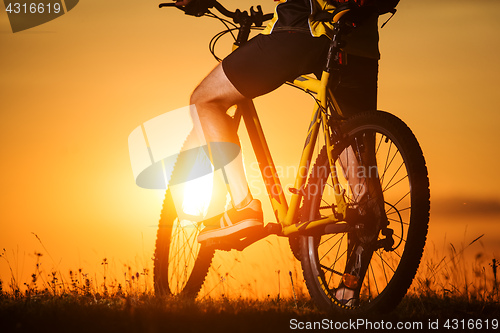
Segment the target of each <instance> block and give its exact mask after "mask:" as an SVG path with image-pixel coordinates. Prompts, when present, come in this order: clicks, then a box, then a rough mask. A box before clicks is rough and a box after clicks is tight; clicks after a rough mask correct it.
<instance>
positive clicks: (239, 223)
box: [176, 0, 379, 242]
mask: <svg viewBox="0 0 500 333" xmlns="http://www.w3.org/2000/svg"><path fill="white" fill-rule="evenodd" d="M192 1H200V0H180V1H177V2H176V5H177V6H186V5H189V4H190V3H191V2H192ZM201 1H203V0H201ZM342 2H345V1H342ZM334 8H335V6H334V5H333V4H331V3H330V2H327V1H325V0H287V1H283V2H280V3H279V4H278V5H277V7H276V11H275V15H274V18H273V20H272V21H271V22H270V23H269V24H268V26H267V27H266V29H265V30H264V31H263V32H262V33H261V34H259V35H257V36H255V37H254V38H252V39H250V40H249V41H248V42H247V43H245V44H244V45H242V46H241V47H239V48H238V49H236V50H235V51H234V52H232V53H231V54H230V55H229V56H227V57H226V58H225V59H224V60H223V61H222V62H221V63H219V64H218V65H217V66H216V67H215V68H214V69H213V70H212V71H211V72H210V73H209V74H208V75H207V76H206V77H205V78H204V79H203V80H202V82H201V83H200V84H199V85H198V86H197V87H196V89H195V90H194V91H193V93H192V95H191V100H190V104H191V106H192V112H195V113H196V114H197V117H194V118H196V119H199V122H197V121H195V122H194V125H195V130H196V132H197V133H198V135H200V136H203V137H204V139H205V141H206V143H207V145H208V147H209V154H210V156H211V159H212V163H214V161H213V157H214V156H222V155H223V154H224V152H221V151H214V150H217V149H219V150H220V148H218V147H221V145H214V143H220V142H230V143H234V144H236V145H239V139H238V136H237V133H236V127H235V126H233V123H232V118H231V117H230V116H229V115H227V113H226V112H227V110H228V109H229V108H230V107H231V106H233V105H235V104H238V103H241V102H244V101H245V100H247V99H253V98H255V97H258V96H261V95H264V94H266V93H269V92H271V91H273V90H275V89H276V88H278V87H279V86H281V85H282V84H284V83H285V82H286V81H293V79H295V78H296V77H298V76H299V75H303V74H310V73H313V74H316V75H317V76H318V75H319V74H320V73H321V71H322V69H323V68H324V63H323V60H322V59H325V55H326V53H327V51H328V47H329V41H330V37H331V35H330V34H331V31H332V27H331V25H330V23H329V22H321V21H316V20H315V17H316V15H318V14H319V13H321V12H325V11H328V10H330V11H331V10H333V9H334ZM366 8H367V9H364V10H359V13H358V15H357V17H358V18H359V19H358V20H357V22H356V25H357V28H356V29H353V31H352V33H350V34H349V35H348V37H347V41H345V42H346V43H345V48H344V51H345V53H346V54H347V56H346V59H345V62H346V63H347V66H344V68H343V69H342V70H341V71H340V72H339V73H334V74H333V80H335V81H332V82H333V85H331V86H332V88H331V89H334V90H335V92H336V96H339V98H338V102H339V104H340V106H341V108H342V110H343V112H344V116H347V117H348V116H351V115H353V114H355V113H358V112H362V111H366V110H376V109H377V76H378V59H379V50H378V14H377V12H376V11H375V10H370V8H369V7H366ZM340 77H341V78H342V80H339V78H340ZM225 172H226V179H225V180H226V183H227V186H228V188H229V192H230V194H231V199H232V205H233V207H232V208H231V209H230V210H228V211H226V212H225V213H223V214H221V215H218V216H215V217H213V218H210V219H209V220H207V221H205V222H204V224H205V228H204V229H203V230H202V231H201V232H200V234H199V236H198V241H199V242H203V241H207V240H209V239H217V238H221V237H225V236H229V235H233V234H236V233H238V234H240V233H245V232H250V229H258V228H262V227H263V214H262V208H261V204H260V201H259V200H256V199H254V198H253V197H252V194H251V193H250V191H249V188H248V183H247V180H246V177H245V173H244V169H243V162H242V160H241V158H240V159H239V160H238V161H236V163H232V164H231V165H230V166H228V167H226V168H225Z"/></svg>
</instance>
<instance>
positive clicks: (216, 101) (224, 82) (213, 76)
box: [191, 64, 252, 207]
mask: <svg viewBox="0 0 500 333" xmlns="http://www.w3.org/2000/svg"><path fill="white" fill-rule="evenodd" d="M244 99H245V97H244V96H243V95H242V94H241V93H240V92H239V91H238V90H236V88H235V87H234V86H233V84H232V83H231V82H230V81H229V80H228V78H227V77H226V75H225V73H224V71H223V69H222V66H221V64H219V65H218V66H217V67H215V69H214V70H213V71H212V72H211V73H210V74H208V75H207V77H206V78H205V79H204V80H203V81H202V82H201V83H200V85H198V87H197V88H196V89H195V90H194V92H193V94H192V95H191V105H194V106H195V111H196V114H193V120H194V126H195V130H196V131H197V133H198V135H200V136H202V137H203V141H205V142H206V143H207V144H208V147H209V149H211V152H210V153H211V155H212V157H211V158H212V159H214V158H215V159H222V160H228V159H227V158H224V157H223V156H221V155H223V154H224V151H221V150H220V149H217V145H211V143H221V142H224V143H226V142H227V143H232V144H235V145H238V146H239V140H238V136H237V134H236V130H237V129H236V127H235V126H234V124H233V123H232V121H231V117H229V116H228V115H227V114H226V111H227V110H228V109H229V107H231V106H232V105H234V104H237V103H238V102H239V101H242V100H244ZM219 147H220V146H219ZM214 150H217V151H214ZM212 162H213V163H215V164H217V161H214V160H212ZM224 172H225V178H226V179H225V180H226V182H227V185H228V187H229V191H230V193H231V198H232V200H233V205H234V206H235V207H244V206H246V205H247V204H248V203H250V201H251V200H252V196H251V194H250V192H249V190H248V185H247V181H246V178H245V172H244V169H243V163H242V159H241V156H240V157H237V158H236V159H234V160H232V161H231V163H229V164H227V165H225V166H224Z"/></svg>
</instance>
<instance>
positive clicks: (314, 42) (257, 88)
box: [222, 31, 329, 98]
mask: <svg viewBox="0 0 500 333" xmlns="http://www.w3.org/2000/svg"><path fill="white" fill-rule="evenodd" d="M328 46H329V39H328V37H326V36H322V37H312V36H311V35H310V34H309V33H306V32H296V31H280V32H274V33H272V34H270V35H262V34H259V35H257V36H255V37H254V38H252V39H251V40H249V41H248V42H247V43H246V44H244V45H243V46H241V47H239V48H238V49H236V50H235V51H234V52H233V53H231V54H230V55H229V56H227V57H226V58H225V59H224V60H223V61H222V68H223V70H224V73H225V74H226V76H227V78H228V79H229V81H231V83H232V84H233V85H234V86H235V88H236V89H237V90H238V91H239V92H240V93H241V94H242V95H243V96H245V97H247V98H255V97H257V96H260V95H264V94H266V93H268V92H271V91H273V90H274V89H276V88H278V87H279V86H281V85H282V84H283V83H285V82H286V81H293V80H294V79H295V78H296V77H298V76H299V75H302V74H309V73H315V74H320V73H321V71H322V70H323V67H324V63H325V60H326V59H325V58H326V53H327V52H328Z"/></svg>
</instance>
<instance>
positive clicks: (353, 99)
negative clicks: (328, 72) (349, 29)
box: [333, 54, 378, 200]
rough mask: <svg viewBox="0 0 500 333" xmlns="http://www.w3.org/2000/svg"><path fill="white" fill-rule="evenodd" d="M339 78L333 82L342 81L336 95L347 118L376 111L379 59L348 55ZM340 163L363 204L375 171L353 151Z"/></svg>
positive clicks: (337, 87) (337, 86) (341, 157)
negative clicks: (360, 160) (363, 163)
mask: <svg viewBox="0 0 500 333" xmlns="http://www.w3.org/2000/svg"><path fill="white" fill-rule="evenodd" d="M338 75H339V76H340V77H334V78H333V80H339V84H338V85H336V87H335V88H334V93H335V96H336V97H337V102H338V103H339V104H340V107H341V109H342V112H343V113H344V115H345V116H346V117H352V116H354V115H356V114H359V113H361V112H365V111H375V110H377V81H378V60H377V59H374V58H368V57H360V56H355V55H351V54H348V55H347V66H345V67H343V68H342V69H341V71H340V73H338ZM360 96H362V98H360ZM373 148H374V147H371V149H373ZM340 160H341V165H342V166H343V168H344V173H345V174H346V176H347V177H348V179H349V183H350V185H351V190H352V191H353V193H354V194H356V196H357V198H358V199H359V200H361V199H362V198H363V197H364V196H365V195H366V194H367V193H368V192H367V181H368V179H367V178H373V177H374V176H376V174H375V173H374V172H373V168H370V167H369V165H359V163H358V160H359V158H357V157H356V155H355V153H354V150H353V149H352V148H351V147H349V148H348V149H346V150H345V152H343V153H342V155H341V156H340ZM365 160H366V156H365Z"/></svg>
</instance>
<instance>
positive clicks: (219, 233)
mask: <svg viewBox="0 0 500 333" xmlns="http://www.w3.org/2000/svg"><path fill="white" fill-rule="evenodd" d="M263 228H264V223H262V221H259V220H246V221H242V222H240V223H237V224H233V225H232V226H229V227H225V228H219V229H215V230H210V231H206V232H203V231H202V233H200V234H199V235H198V242H199V243H201V242H205V241H207V240H209V239H218V238H225V237H228V236H232V238H236V237H237V236H239V238H240V237H245V236H248V235H249V234H251V233H253V232H255V231H256V229H263Z"/></svg>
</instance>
